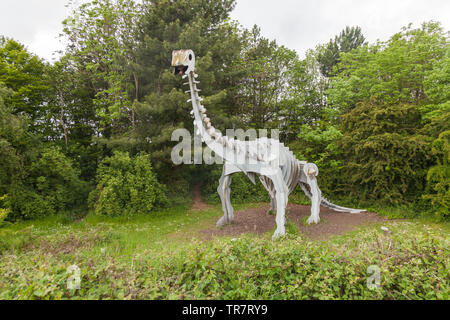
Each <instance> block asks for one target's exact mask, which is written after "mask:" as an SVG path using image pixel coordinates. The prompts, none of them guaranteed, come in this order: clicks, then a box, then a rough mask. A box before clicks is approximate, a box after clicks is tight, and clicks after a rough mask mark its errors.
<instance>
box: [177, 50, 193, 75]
mask: <svg viewBox="0 0 450 320" xmlns="http://www.w3.org/2000/svg"><path fill="white" fill-rule="evenodd" d="M172 67H174V68H175V69H174V73H175V74H182V75H183V74H188V73H189V72H191V71H194V67H195V55H194V51H192V50H174V51H172Z"/></svg>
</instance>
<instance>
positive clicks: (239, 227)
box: [200, 204, 387, 240]
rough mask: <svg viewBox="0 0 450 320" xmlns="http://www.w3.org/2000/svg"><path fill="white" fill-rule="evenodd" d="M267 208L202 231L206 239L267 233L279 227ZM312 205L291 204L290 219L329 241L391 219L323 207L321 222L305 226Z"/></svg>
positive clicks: (306, 231) (304, 230)
mask: <svg viewBox="0 0 450 320" xmlns="http://www.w3.org/2000/svg"><path fill="white" fill-rule="evenodd" d="M268 209H269V206H267V207H261V208H251V209H247V210H242V211H237V212H235V214H234V215H235V218H234V223H232V224H230V225H226V226H224V227H222V228H221V229H218V228H216V227H215V226H212V227H211V228H209V229H206V230H201V231H200V234H201V235H202V236H203V237H204V238H206V239H212V238H214V237H217V236H238V235H240V234H244V233H253V234H263V233H265V232H267V231H271V230H275V225H276V224H275V215H269V214H267V210H268ZM310 210H311V207H310V206H304V205H296V204H289V205H288V210H286V212H287V214H286V219H287V221H289V222H292V223H295V224H296V225H297V226H298V228H299V230H300V232H301V233H302V234H305V235H307V236H308V237H309V238H311V239H313V240H326V239H328V238H330V237H331V236H334V235H341V234H344V233H346V232H349V231H352V230H354V229H355V228H356V227H358V226H364V225H369V224H371V223H379V222H383V221H386V220H387V219H386V218H384V217H381V216H379V215H377V214H376V213H374V212H362V213H356V214H355V213H353V214H352V213H343V212H337V211H334V210H331V209H328V208H324V207H321V208H320V223H319V224H311V225H304V224H303V221H305V217H306V218H307V217H309V216H310V214H311V211H310Z"/></svg>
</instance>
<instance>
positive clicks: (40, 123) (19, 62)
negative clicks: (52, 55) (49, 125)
mask: <svg viewBox="0 0 450 320" xmlns="http://www.w3.org/2000/svg"><path fill="white" fill-rule="evenodd" d="M46 70H47V65H46V64H45V63H43V62H42V61H41V60H40V59H39V58H38V57H37V56H35V55H33V54H31V53H29V52H28V51H27V50H26V49H25V47H24V46H23V45H22V44H20V43H18V42H17V41H15V40H13V39H7V38H5V37H0V82H2V83H3V84H4V85H5V86H6V87H7V88H9V89H11V90H12V94H11V95H9V96H8V97H7V98H4V100H5V101H4V103H5V104H6V105H8V106H10V107H12V108H13V111H12V112H13V113H14V114H20V115H26V116H28V117H30V119H31V120H32V121H31V122H30V125H31V126H32V129H33V130H34V131H37V132H39V131H43V130H44V129H45V114H46V103H47V101H48V97H49V86H48V83H47V81H46V78H45V74H46Z"/></svg>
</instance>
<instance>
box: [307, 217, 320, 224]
mask: <svg viewBox="0 0 450 320" xmlns="http://www.w3.org/2000/svg"><path fill="white" fill-rule="evenodd" d="M306 222H307V223H308V224H311V223H319V222H320V217H313V216H310V217H309V218H308V220H306Z"/></svg>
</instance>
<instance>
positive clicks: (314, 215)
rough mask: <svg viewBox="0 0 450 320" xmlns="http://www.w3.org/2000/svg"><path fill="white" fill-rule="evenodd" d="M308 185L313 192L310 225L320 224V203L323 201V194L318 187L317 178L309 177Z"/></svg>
mask: <svg viewBox="0 0 450 320" xmlns="http://www.w3.org/2000/svg"><path fill="white" fill-rule="evenodd" d="M308 185H309V187H310V190H311V216H310V217H309V218H308V220H307V222H308V224H311V223H313V222H314V223H319V221H320V217H319V214H320V202H321V200H322V192H321V191H320V189H319V186H318V185H317V179H316V177H315V176H312V177H308Z"/></svg>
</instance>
